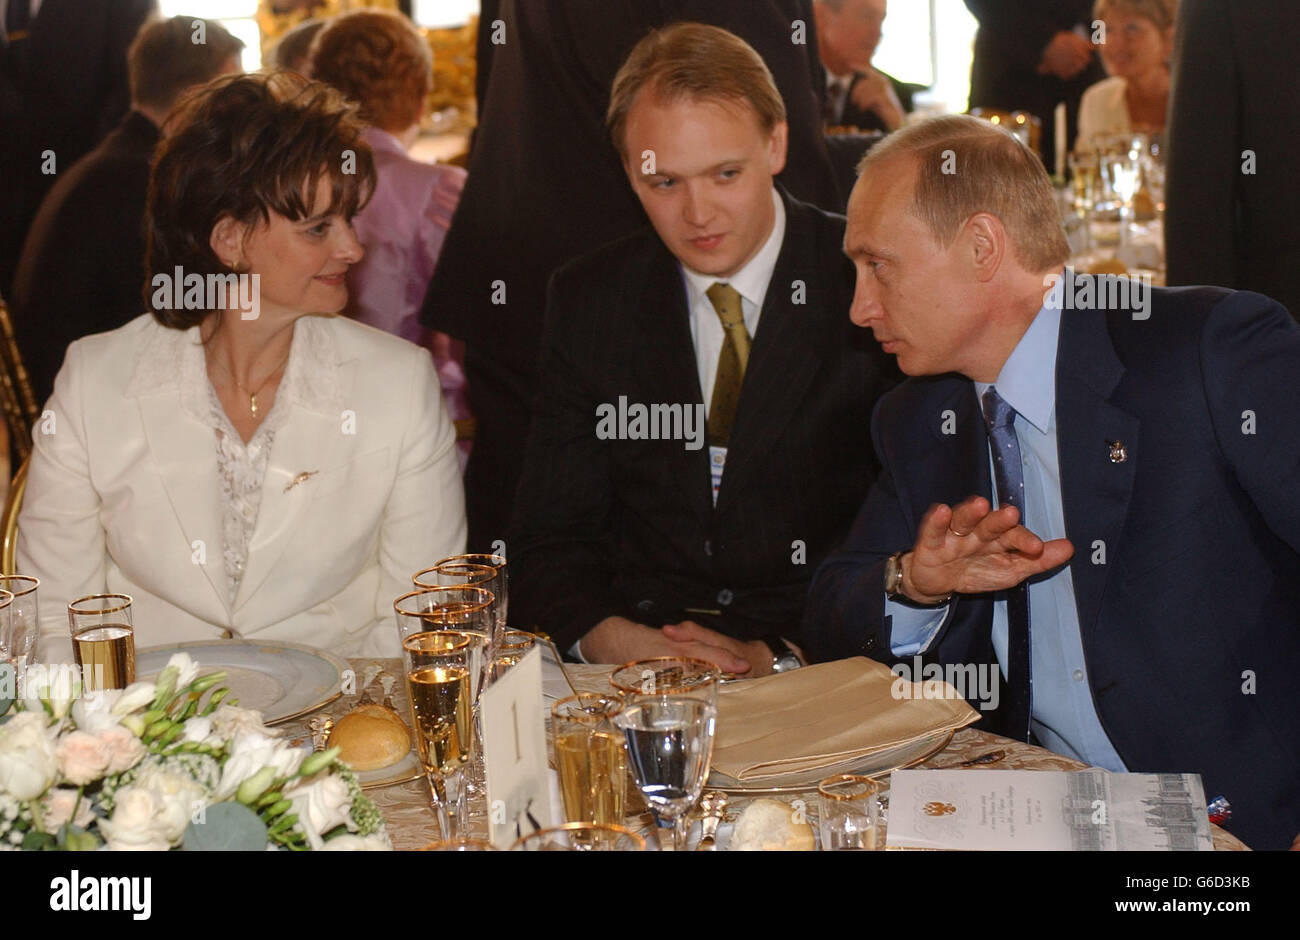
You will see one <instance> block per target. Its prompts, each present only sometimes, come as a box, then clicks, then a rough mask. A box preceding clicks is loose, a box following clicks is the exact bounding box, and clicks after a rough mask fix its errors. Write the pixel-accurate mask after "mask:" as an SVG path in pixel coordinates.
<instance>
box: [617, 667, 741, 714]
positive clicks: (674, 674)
mask: <svg viewBox="0 0 1300 940" xmlns="http://www.w3.org/2000/svg"><path fill="white" fill-rule="evenodd" d="M721 681H722V670H720V669H719V668H718V667H717V666H715V665H714V664H713V663H711V662H708V661H707V660H703V659H693V658H691V657H688V656H655V657H651V658H650V659H638V660H636V661H635V662H630V663H624V664H623V665H621V666H619V667H618V668H617V669H615V670H614V671H613V672H612V673H610V676H609V684H610V685H612V686H613V687H614V690H615V691H616V692H618V694H619V695H620V696H621V697H622V698H623V700H624V701H625V702H631V701H634V700H636V699H637V698H639V697H641V696H647V695H650V696H663V695H694V696H697V697H700V696H702V697H704V698H707V699H708V701H709V703H710V704H712V705H714V706H716V705H717V704H718V685H719V684H720V683H721Z"/></svg>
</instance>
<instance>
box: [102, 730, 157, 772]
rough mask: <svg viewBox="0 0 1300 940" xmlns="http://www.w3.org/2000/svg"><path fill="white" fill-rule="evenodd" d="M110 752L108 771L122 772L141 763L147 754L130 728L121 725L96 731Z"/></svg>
mask: <svg viewBox="0 0 1300 940" xmlns="http://www.w3.org/2000/svg"><path fill="white" fill-rule="evenodd" d="M95 737H97V738H98V739H99V740H100V741H101V742H102V743H103V745H104V749H105V750H106V751H107V752H108V772H109V773H110V774H120V773H121V772H122V771H124V770H130V769H131V768H132V767H134V766H135V765H136V764H138V763H140V761H141V759H143V757H144V755H145V746H144V745H143V744H141V743H140V739H139V738H137V737H136V736H135V735H134V734H132V733H131V731H130V729H128V728H124V727H122V726H121V725H111V726H109V727H107V728H104V729H103V730H102V731H98V732H96V733H95Z"/></svg>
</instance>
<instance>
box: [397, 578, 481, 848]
mask: <svg viewBox="0 0 1300 940" xmlns="http://www.w3.org/2000/svg"><path fill="white" fill-rule="evenodd" d="M493 600H494V598H493V596H492V592H491V591H485V590H483V589H482V588H480V587H474V586H471V585H468V584H450V585H443V586H440V587H430V588H423V589H421V590H417V591H412V592H411V593H409V594H403V595H402V596H401V597H399V598H398V599H397V600H395V601H394V602H393V609H394V610H395V611H396V612H397V631H398V635H399V636H400V637H401V638H402V639H403V640H405V639H406V637H408V636H411V635H413V634H416V633H423V632H426V631H430V630H443V631H453V632H457V633H461V634H464V635H465V637H466V638H467V639H468V640H469V668H470V710H471V715H472V719H473V732H472V734H471V736H470V740H469V743H468V747H469V749H470V758H469V759H470V767H469V773H468V786H467V787H466V788H465V792H464V793H463V794H462V795H463V796H465V797H477V796H478V795H479V793H480V792H481V791H482V789H483V788H482V786H481V783H482V781H483V777H484V768H483V743H482V741H483V738H482V728H481V722H480V720H479V704H478V703H479V695H480V694H481V693H482V691H483V686H484V685H485V684H486V682H487V680H488V679H489V677H490V674H491V669H492V656H491V648H492V631H493V621H492V609H493V608H492V605H493ZM465 804H466V801H465V800H462V801H461V802H460V803H459V804H458V805H457V807H456V813H457V816H458V818H459V819H460V820H461V821H462V822H464V821H465V817H466V814H467V813H468V811H469V810H468V807H467V806H466V805H465Z"/></svg>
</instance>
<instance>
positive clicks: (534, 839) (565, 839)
mask: <svg viewBox="0 0 1300 940" xmlns="http://www.w3.org/2000/svg"><path fill="white" fill-rule="evenodd" d="M510 851H512V852H644V851H645V839H643V838H641V837H640V836H639V835H637V834H636V833H635V832H633V831H632V830H631V829H628V828H627V827H626V826H615V825H611V824H606V825H601V824H597V823H589V822H577V823H564V824H563V825H560V826H551V827H550V828H549V829H538V830H537V831H536V832H533V833H529V834H528V835H526V836H523V837H522V838H519V839H516V840H515V843H514V844H513V845H512V846H510Z"/></svg>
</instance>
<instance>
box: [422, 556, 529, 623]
mask: <svg viewBox="0 0 1300 940" xmlns="http://www.w3.org/2000/svg"><path fill="white" fill-rule="evenodd" d="M444 565H483V566H486V567H488V568H494V569H496V572H497V577H496V578H495V579H493V581H492V583H491V585H490V586H488V585H483V584H480V585H478V586H479V587H486V589H487V590H489V591H491V592H492V593H493V595H494V596H495V597H496V606H495V607H494V608H493V610H494V611H495V613H496V618H497V619H496V632H497V635H500V633H501V631H503V630H504V629H505V628H506V613H507V603H508V601H509V590H508V588H509V586H510V574H509V568H508V566H507V565H506V556H505V555H489V554H471V555H451V556H450V557H447V558H444V559H442V560H441V561H439V562H438V564H436V565H434V567H435V568H440V567H442V566H444Z"/></svg>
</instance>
